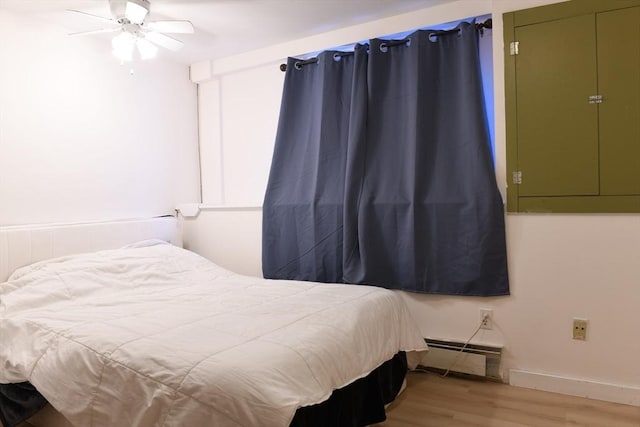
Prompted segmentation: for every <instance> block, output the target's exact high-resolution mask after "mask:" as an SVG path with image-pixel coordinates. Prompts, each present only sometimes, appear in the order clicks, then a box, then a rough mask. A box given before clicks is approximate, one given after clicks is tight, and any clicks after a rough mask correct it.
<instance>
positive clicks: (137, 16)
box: [124, 0, 149, 24]
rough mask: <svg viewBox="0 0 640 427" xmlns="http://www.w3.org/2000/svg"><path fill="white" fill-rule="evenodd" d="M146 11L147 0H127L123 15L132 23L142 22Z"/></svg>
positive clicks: (147, 8) (147, 10)
mask: <svg viewBox="0 0 640 427" xmlns="http://www.w3.org/2000/svg"><path fill="white" fill-rule="evenodd" d="M148 13H149V2H148V1H147V0H127V7H126V8H125V11H124V16H125V18H127V19H128V20H129V22H131V23H132V24H142V22H143V21H144V18H146V17H147V14H148Z"/></svg>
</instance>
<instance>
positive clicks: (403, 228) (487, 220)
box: [263, 22, 509, 296]
mask: <svg viewBox="0 0 640 427" xmlns="http://www.w3.org/2000/svg"><path fill="white" fill-rule="evenodd" d="M337 59H339V60H337ZM297 62H299V60H296V59H293V58H290V59H289V62H288V67H287V74H286V76H285V87H284V92H283V100H282V108H281V114H280V122H279V126H278V133H277V137H276V145H275V151H274V157H273V162H272V166H271V174H270V177H269V183H268V186H267V192H266V195H265V203H264V208H263V273H264V275H265V277H267V278H280V279H296V280H312V281H323V282H344V283H354V284H369V285H375V286H383V287H387V288H392V289H402V290H407V291H412V292H421V293H433V294H450V295H478V296H490V295H505V294H508V293H509V281H508V274H507V255H506V244H505V225H504V208H503V203H502V199H501V197H500V193H499V191H498V188H497V185H496V181H495V173H494V167H493V160H492V157H491V148H490V139H489V133H488V128H487V121H486V114H485V110H484V100H483V93H482V80H481V75H480V58H479V52H478V33H477V31H476V28H475V23H473V22H472V23H462V24H460V25H459V26H458V27H457V28H456V29H455V31H447V32H444V33H443V32H438V31H431V30H420V31H416V32H414V33H412V34H410V35H409V36H408V37H407V38H406V39H404V40H399V41H389V40H382V39H373V40H370V42H369V44H368V45H357V46H356V47H355V49H354V53H353V55H349V56H340V57H338V56H336V55H335V52H323V53H322V54H321V55H319V56H318V60H317V62H316V63H313V64H307V65H304V66H298V67H296V63H297Z"/></svg>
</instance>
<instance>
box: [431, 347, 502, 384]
mask: <svg viewBox="0 0 640 427" xmlns="http://www.w3.org/2000/svg"><path fill="white" fill-rule="evenodd" d="M425 341H426V342H427V345H428V346H429V351H428V352H427V354H426V355H425V356H423V358H422V360H421V363H420V365H421V366H422V367H423V368H425V369H428V370H432V371H436V372H445V371H446V370H447V369H449V368H450V369H451V370H450V374H458V375H465V376H473V377H478V378H484V379H487V380H492V381H499V382H502V375H501V372H500V360H501V358H502V347H497V346H490V345H478V344H468V345H467V346H466V347H465V348H464V350H462V354H461V352H460V350H461V349H462V348H463V347H464V343H461V342H455V341H444V340H437V339H431V338H425ZM456 358H457V359H456ZM454 362H455V364H453V363H454ZM452 364H453V366H452Z"/></svg>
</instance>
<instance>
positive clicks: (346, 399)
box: [0, 352, 407, 427]
mask: <svg viewBox="0 0 640 427" xmlns="http://www.w3.org/2000/svg"><path fill="white" fill-rule="evenodd" d="M406 374H407V357H406V355H405V353H404V352H400V353H397V354H396V355H395V356H393V357H392V358H391V359H390V360H387V361H386V362H384V363H383V364H382V365H380V366H379V367H378V368H377V369H375V370H374V371H373V372H371V373H370V374H369V375H367V376H366V377H364V378H361V379H359V380H356V381H354V382H353V383H351V384H349V385H348V386H346V387H343V388H341V389H339V390H335V391H334V392H333V393H332V394H331V397H329V399H327V400H326V401H324V402H322V403H319V404H317V405H313V406H306V407H304V408H300V409H298V410H297V411H296V414H295V416H294V417H293V421H292V422H291V424H290V427H328V426H331V427H362V426H366V425H369V424H375V423H380V422H382V421H384V420H385V419H386V418H387V417H386V414H385V409H384V407H385V405H386V404H388V403H391V402H392V401H393V399H395V397H396V396H397V395H398V393H399V392H400V388H401V387H402V383H403V381H404V378H405V375H406ZM46 404H47V401H46V400H45V399H44V397H42V395H41V394H40V393H38V391H37V390H36V389H35V387H33V386H32V385H31V384H29V383H20V384H0V422H2V424H3V425H4V426H5V427H15V426H16V425H18V424H20V423H21V422H23V421H25V420H27V419H29V418H30V417H32V416H33V415H35V414H36V412H38V411H39V410H40V409H42V408H43V407H44V406H45V405H46Z"/></svg>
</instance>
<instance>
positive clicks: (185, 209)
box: [176, 203, 262, 218]
mask: <svg viewBox="0 0 640 427" xmlns="http://www.w3.org/2000/svg"><path fill="white" fill-rule="evenodd" d="M260 210H262V206H261V205H209V204H197V203H185V204H182V205H178V206H176V212H178V213H179V214H180V215H181V216H182V217H184V218H196V217H197V216H198V215H199V214H200V211H260Z"/></svg>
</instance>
